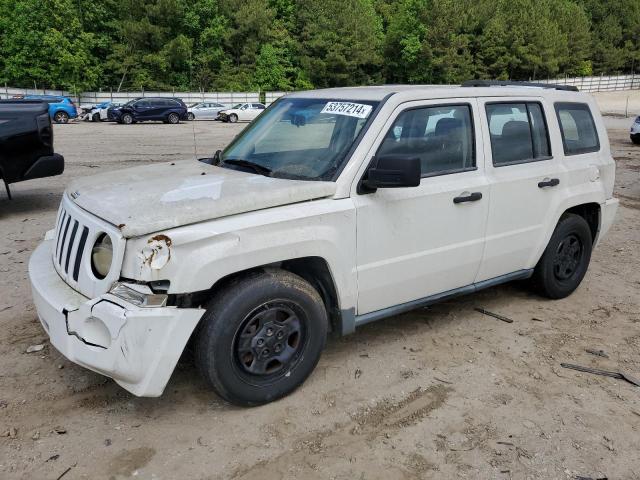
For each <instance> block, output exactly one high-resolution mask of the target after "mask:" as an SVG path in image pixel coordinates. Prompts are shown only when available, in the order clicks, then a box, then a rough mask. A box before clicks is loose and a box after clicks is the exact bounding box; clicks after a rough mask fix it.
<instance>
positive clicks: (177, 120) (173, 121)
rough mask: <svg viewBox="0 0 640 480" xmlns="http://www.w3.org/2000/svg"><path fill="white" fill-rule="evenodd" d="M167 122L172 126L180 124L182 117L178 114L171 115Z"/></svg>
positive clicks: (168, 116)
mask: <svg viewBox="0 0 640 480" xmlns="http://www.w3.org/2000/svg"><path fill="white" fill-rule="evenodd" d="M167 122H168V123H170V124H172V125H176V124H178V123H180V115H178V114H177V113H170V114H169V115H167Z"/></svg>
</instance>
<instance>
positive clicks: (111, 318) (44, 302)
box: [29, 240, 204, 397]
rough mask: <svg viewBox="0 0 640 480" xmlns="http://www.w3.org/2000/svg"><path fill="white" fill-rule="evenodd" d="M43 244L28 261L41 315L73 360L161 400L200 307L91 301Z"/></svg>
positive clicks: (109, 297) (110, 298) (54, 340)
mask: <svg viewBox="0 0 640 480" xmlns="http://www.w3.org/2000/svg"><path fill="white" fill-rule="evenodd" d="M52 247H53V241H52V240H45V241H44V242H43V243H42V244H40V245H39V246H38V248H37V249H36V250H35V251H34V253H33V254H32V256H31V259H30V260H29V279H30V281H31V289H32V293H33V301H34V303H35V305H36V310H37V312H38V317H39V318H40V322H41V323H42V326H43V328H44V329H45V331H46V332H47V334H48V335H49V338H50V341H51V344H52V345H53V346H54V347H55V348H56V349H57V350H58V351H60V353H62V354H63V355H64V356H65V357H67V358H68V359H69V360H70V361H72V362H74V363H77V364H79V365H82V366H83V367H86V368H88V369H90V370H93V371H95V372H98V373H101V374H103V375H106V376H108V377H111V378H112V379H114V380H115V381H116V382H117V383H118V384H119V385H120V386H122V387H123V388H125V389H126V390H128V391H129V392H131V393H133V394H134V395H137V396H145V397H157V396H160V395H161V394H162V392H163V390H164V388H165V386H166V384H167V382H168V381H169V378H170V377H171V374H172V373H173V370H174V368H175V366H176V363H177V362H178V360H179V358H180V355H181V354H182V351H183V350H184V347H185V345H186V344H187V341H188V340H189V337H190V336H191V333H192V332H193V330H194V329H195V327H196V325H197V324H198V321H199V320H200V317H201V316H202V314H203V313H204V310H201V309H186V308H185V309H181V308H174V307H161V308H140V307H137V306H135V305H132V304H130V303H128V302H126V301H124V300H122V299H120V298H118V297H115V296H113V295H110V294H105V295H102V296H100V297H98V298H96V299H93V300H91V299H88V298H87V297H85V296H83V295H81V294H79V293H78V292H76V291H75V290H73V289H72V288H71V287H69V286H68V285H67V284H66V283H65V282H64V281H62V279H61V278H60V277H59V276H58V274H57V272H56V271H55V269H54V267H53V262H52V260H51V251H52Z"/></svg>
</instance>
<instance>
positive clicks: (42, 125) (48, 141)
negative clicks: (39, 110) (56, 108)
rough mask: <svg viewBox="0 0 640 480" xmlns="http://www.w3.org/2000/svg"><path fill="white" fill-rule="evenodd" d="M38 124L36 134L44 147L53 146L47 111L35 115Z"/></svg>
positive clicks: (51, 129)
mask: <svg viewBox="0 0 640 480" xmlns="http://www.w3.org/2000/svg"><path fill="white" fill-rule="evenodd" d="M36 123H37V125H38V136H39V137H40V141H42V143H43V144H44V145H45V146H46V147H53V128H51V118H50V117H49V114H48V113H43V114H41V115H38V116H37V117H36Z"/></svg>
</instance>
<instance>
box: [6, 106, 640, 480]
mask: <svg viewBox="0 0 640 480" xmlns="http://www.w3.org/2000/svg"><path fill="white" fill-rule="evenodd" d="M603 110H605V111H606V109H603ZM634 113H636V114H640V111H639V112H634ZM606 121H607V125H608V128H609V134H610V137H611V141H612V147H613V155H614V156H615V158H616V161H617V165H618V170H617V185H616V195H617V196H618V197H619V198H620V199H621V208H620V210H619V213H618V217H617V221H616V223H615V225H614V226H613V228H612V230H611V232H610V233H609V235H608V237H606V239H605V240H604V241H603V242H602V243H601V245H600V246H599V247H598V249H597V250H596V251H595V252H594V255H593V259H592V263H591V267H590V269H589V272H588V273H587V276H586V278H585V280H584V282H583V284H582V286H581V287H580V288H579V289H578V290H577V291H576V292H575V293H574V294H573V295H572V296H571V297H569V298H567V299H564V300H560V301H549V300H545V299H542V298H539V297H537V296H535V295H533V294H532V293H530V292H529V291H528V290H527V289H526V288H525V287H524V286H522V285H518V284H510V285H505V286H501V287H497V288H492V289H489V290H486V291H483V292H481V293H478V294H475V295H472V296H468V297H463V298H460V299H457V300H453V301H448V302H446V303H443V304H440V305H437V306H434V307H430V308H426V309H422V310H417V311H414V312H411V313H408V314H405V315H401V316H397V317H395V318H391V319H388V320H385V321H381V322H377V323H374V324H371V325H368V326H366V327H363V328H361V329H359V330H358V331H357V333H356V334H355V335H351V336H348V337H345V338H340V339H335V338H334V339H331V340H330V341H329V343H328V347H327V349H326V351H325V353H324V355H323V357H322V359H321V361H320V364H319V366H318V368H317V369H316V371H315V372H314V373H313V375H312V376H311V377H310V378H309V380H308V381H307V382H306V384H305V385H304V386H303V387H302V388H301V389H299V390H298V391H296V392H295V393H294V394H293V395H291V396H289V397H287V398H285V399H283V400H280V401H278V402H275V403H273V404H270V405H266V406H263V407H259V408H254V409H248V410H247V409H239V408H235V407H232V406H230V405H228V404H226V403H224V402H222V401H221V400H220V399H218V398H217V397H216V396H215V395H214V394H213V393H212V392H210V391H209V390H208V389H207V386H206V385H205V384H204V382H203V381H202V380H201V379H200V378H199V377H198V376H197V374H196V372H195V369H194V367H193V365H192V364H190V363H189V362H188V361H185V362H182V363H181V364H180V365H179V367H178V369H177V370H176V372H175V373H174V375H173V377H172V379H171V382H170V384H169V386H168V387H167V389H166V391H165V394H164V395H163V396H162V397H160V398H136V397H134V396H132V395H130V394H128V393H127V392H125V391H124V390H122V389H121V388H120V387H118V386H117V385H116V384H115V383H114V382H112V381H111V380H109V379H107V378H104V377H102V376H100V375H97V374H95V373H92V372H90V371H88V370H85V369H83V368H81V367H78V366H76V365H74V364H72V363H70V362H68V361H67V360H66V359H65V358H64V357H62V356H61V355H60V354H59V353H58V352H57V351H56V350H55V349H54V348H53V347H51V346H50V345H49V344H48V343H47V342H46V338H47V337H46V335H45V334H44V332H43V330H42V328H41V327H40V324H39V322H38V320H37V318H36V313H35V311H34V307H33V305H32V303H31V298H30V292H29V286H28V281H27V261H28V258H29V255H30V253H31V252H32V251H33V249H34V248H35V247H36V245H37V244H38V242H39V241H40V240H41V238H42V237H43V235H44V232H45V231H46V230H48V229H50V228H52V226H53V224H54V221H55V214H56V209H57V207H58V203H59V201H60V197H61V195H62V192H63V189H64V186H65V185H66V184H67V183H68V182H69V180H71V179H72V178H74V177H78V176H83V175H91V174H93V173H95V172H99V171H105V170H108V169H116V168H122V167H127V166H130V165H135V164H144V163H149V162H154V161H166V160H168V159H181V158H190V157H192V156H193V152H194V149H193V138H194V132H195V138H196V139H197V143H198V146H197V154H198V155H199V156H204V155H206V154H208V153H211V152H213V151H214V150H215V149H217V148H220V147H222V146H223V145H225V144H226V143H228V142H229V140H230V139H231V138H232V137H233V135H234V134H236V133H237V132H239V131H240V129H241V128H242V126H238V125H236V126H233V125H222V124H219V123H213V122H196V123H187V124H181V125H178V126H171V125H162V124H154V125H134V126H120V125H113V124H70V125H61V126H56V128H55V143H56V150H57V151H59V152H60V153H62V154H64V156H65V158H66V161H67V168H66V171H65V174H64V175H62V176H61V177H57V178H51V179H43V180H37V181H31V182H25V183H23V184H16V185H14V186H13V193H14V200H13V201H11V202H9V201H8V200H6V197H5V196H4V195H3V194H2V192H0V230H1V232H2V235H0V435H2V437H0V478H2V479H18V478H20V479H44V480H47V479H51V480H56V479H59V478H60V476H61V475H63V476H62V478H63V479H64V480H73V479H103V478H104V479H120V478H128V477H136V478H143V479H158V480H160V479H178V478H190V479H196V480H205V479H223V478H224V479H227V478H231V479H255V478H261V479H265V480H271V479H303V478H304V479H327V478H331V479H354V480H358V479H374V478H384V479H388V480H393V479H423V478H433V479H445V478H473V479H510V478H513V479H541V478H543V479H565V478H567V479H568V478H576V477H577V476H583V477H590V478H603V477H607V478H609V479H633V478H640V456H639V455H638V451H640V388H639V387H634V386H633V385H630V384H628V383H626V382H624V381H621V380H616V379H613V378H606V377H599V376H594V375H589V374H581V373H579V372H575V371H571V370H566V369H563V368H561V367H560V363H561V362H570V363H577V364H582V365H587V366H591V367H598V368H604V369H621V370H624V371H626V372H629V373H630V374H632V375H635V376H636V377H640V268H639V267H640V228H639V227H640V147H637V146H633V145H632V144H631V143H630V141H629V138H628V127H629V126H630V120H629V119H621V118H614V117H608V118H607V120H606ZM474 307H484V308H486V309H488V310H491V311H494V312H499V313H501V314H502V315H506V316H508V317H510V318H512V319H513V320H514V322H513V323H511V324H509V323H504V322H501V321H499V320H496V319H494V318H491V317H487V316H483V315H481V314H480V313H477V312H476V311H474ZM40 343H44V344H45V348H44V349H43V350H42V351H39V352H35V353H25V351H26V349H27V347H29V346H30V345H36V344H40ZM587 348H592V349H597V350H599V349H602V350H604V351H605V352H607V354H608V355H609V358H604V357H598V356H594V355H591V354H589V353H587V352H585V349H587Z"/></svg>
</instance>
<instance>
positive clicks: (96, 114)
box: [91, 113, 100, 122]
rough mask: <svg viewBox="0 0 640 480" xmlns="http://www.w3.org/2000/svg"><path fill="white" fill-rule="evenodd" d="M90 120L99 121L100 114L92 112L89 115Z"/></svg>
mask: <svg viewBox="0 0 640 480" xmlns="http://www.w3.org/2000/svg"><path fill="white" fill-rule="evenodd" d="M91 120H92V121H94V122H99V121H100V114H99V113H94V114H93V115H92V117H91Z"/></svg>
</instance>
